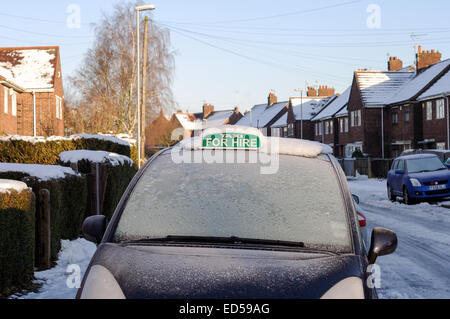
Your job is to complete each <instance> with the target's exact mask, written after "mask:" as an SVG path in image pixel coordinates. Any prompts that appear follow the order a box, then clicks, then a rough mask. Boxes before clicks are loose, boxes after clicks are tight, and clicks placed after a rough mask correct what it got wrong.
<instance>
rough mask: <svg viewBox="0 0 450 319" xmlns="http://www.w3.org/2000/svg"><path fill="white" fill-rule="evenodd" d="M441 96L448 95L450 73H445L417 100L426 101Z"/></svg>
mask: <svg viewBox="0 0 450 319" xmlns="http://www.w3.org/2000/svg"><path fill="white" fill-rule="evenodd" d="M443 95H450V71H447V73H445V74H444V75H443V76H442V77H441V78H440V79H439V80H437V81H436V82H435V83H434V84H433V85H432V86H431V87H430V88H428V90H426V91H425V92H423V93H422V94H421V95H420V96H419V97H418V98H417V99H418V100H427V99H432V98H436V97H439V96H443Z"/></svg>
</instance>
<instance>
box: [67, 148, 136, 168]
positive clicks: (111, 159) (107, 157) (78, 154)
mask: <svg viewBox="0 0 450 319" xmlns="http://www.w3.org/2000/svg"><path fill="white" fill-rule="evenodd" d="M59 159H60V160H61V162H64V163H78V162H79V161H82V160H87V161H90V162H93V163H111V164H112V165H113V166H119V165H124V164H125V163H128V164H129V165H130V166H131V165H133V161H132V160H131V158H129V157H128V156H125V155H119V154H116V153H110V152H104V151H88V150H77V151H67V152H63V153H61V154H59Z"/></svg>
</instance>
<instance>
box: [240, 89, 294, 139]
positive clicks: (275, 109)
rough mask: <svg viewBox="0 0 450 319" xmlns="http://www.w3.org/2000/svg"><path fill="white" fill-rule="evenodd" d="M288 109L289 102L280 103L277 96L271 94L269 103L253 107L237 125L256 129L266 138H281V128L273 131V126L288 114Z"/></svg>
mask: <svg viewBox="0 0 450 319" xmlns="http://www.w3.org/2000/svg"><path fill="white" fill-rule="evenodd" d="M288 108H289V102H288V101H285V102H278V98H277V96H276V95H275V94H273V93H270V94H269V97H268V98H267V103H265V104H258V105H255V106H253V107H252V109H251V111H250V112H248V113H247V114H245V115H244V117H243V118H242V119H241V120H240V121H239V122H237V123H236V125H240V126H251V127H256V128H258V129H259V130H260V131H261V132H262V133H263V134H264V135H265V136H279V135H278V134H279V127H276V128H274V129H272V125H273V124H274V123H275V122H277V121H278V120H279V119H280V118H281V117H283V115H285V114H286V112H287V111H288Z"/></svg>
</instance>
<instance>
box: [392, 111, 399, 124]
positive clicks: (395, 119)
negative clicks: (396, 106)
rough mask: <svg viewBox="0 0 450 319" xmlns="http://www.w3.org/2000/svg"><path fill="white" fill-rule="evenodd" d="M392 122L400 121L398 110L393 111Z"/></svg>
mask: <svg viewBox="0 0 450 319" xmlns="http://www.w3.org/2000/svg"><path fill="white" fill-rule="evenodd" d="M392 123H394V124H397V123H398V113H397V112H394V113H392Z"/></svg>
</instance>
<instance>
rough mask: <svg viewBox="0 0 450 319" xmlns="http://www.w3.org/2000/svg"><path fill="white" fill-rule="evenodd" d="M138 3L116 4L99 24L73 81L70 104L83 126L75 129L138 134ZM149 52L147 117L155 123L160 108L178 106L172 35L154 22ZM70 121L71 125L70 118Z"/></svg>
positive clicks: (149, 36) (151, 28)
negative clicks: (173, 78)
mask: <svg viewBox="0 0 450 319" xmlns="http://www.w3.org/2000/svg"><path fill="white" fill-rule="evenodd" d="M138 4H140V1H138V2H136V3H134V2H127V3H120V4H117V5H116V7H115V10H114V12H113V13H112V14H111V15H110V16H108V15H105V14H104V16H103V18H102V21H101V22H100V23H99V24H97V25H95V27H94V30H95V42H94V45H93V48H91V49H89V51H88V52H87V53H86V56H85V58H84V61H83V63H82V65H81V66H80V67H79V68H78V70H77V71H76V72H75V74H74V75H73V76H71V77H70V79H69V81H70V86H71V87H72V89H73V90H75V91H76V94H75V95H73V96H69V98H70V101H69V103H68V104H69V105H70V104H71V106H72V107H73V108H75V109H76V110H77V111H76V113H77V115H78V116H80V117H79V118H78V120H79V121H83V124H82V125H79V124H78V125H75V126H77V127H74V130H77V131H78V130H79V129H83V130H84V131H85V132H92V133H96V132H111V131H112V132H114V133H127V134H130V135H136V134H135V133H136V132H135V131H136V125H137V122H136V121H137V109H136V105H137V103H136V102H137V101H136V97H137V94H136V90H137V87H136V83H137V74H136V72H137V64H136V33H135V32H136V22H135V20H136V19H135V17H136V16H135V14H136V12H135V10H134V7H135V6H136V5H138ZM141 23H143V19H142V21H141ZM141 36H142V35H141ZM141 49H142V48H141ZM141 56H142V54H141ZM147 56H148V60H147V70H144V71H145V72H146V75H147V79H148V81H147V86H146V101H145V103H146V109H147V112H146V118H147V121H148V122H150V121H151V120H152V119H154V118H156V117H157V115H158V113H159V111H160V110H165V111H166V112H170V111H172V110H173V109H174V104H175V103H174V101H173V94H172V91H171V84H172V77H173V70H174V52H173V51H172V50H171V47H170V33H169V31H168V30H167V29H165V28H162V27H160V26H158V25H156V24H154V23H153V22H152V20H150V32H149V34H148V50H147ZM80 113H81V114H80ZM66 124H67V125H71V124H70V123H67V121H66ZM72 125H73V123H72Z"/></svg>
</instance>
